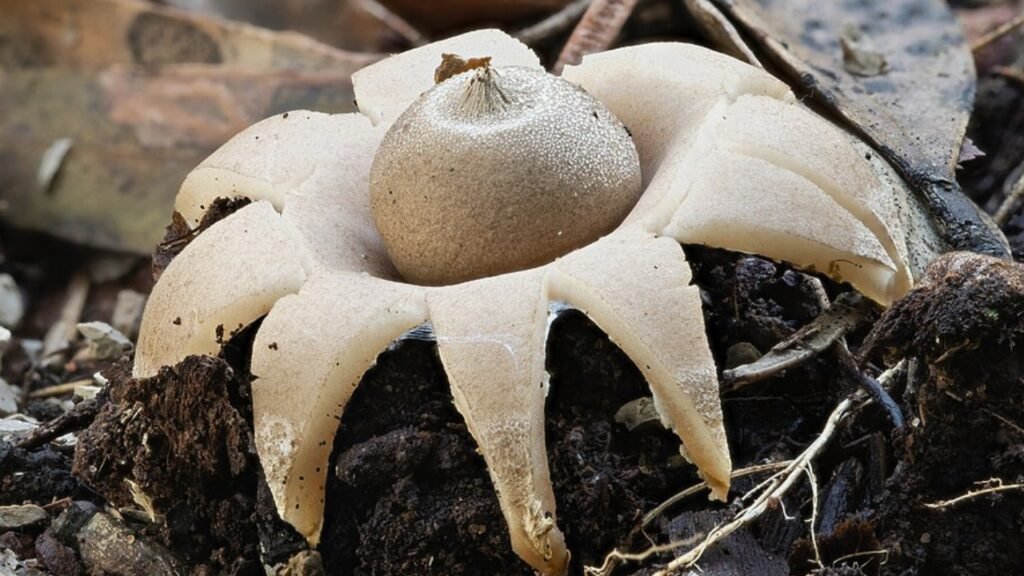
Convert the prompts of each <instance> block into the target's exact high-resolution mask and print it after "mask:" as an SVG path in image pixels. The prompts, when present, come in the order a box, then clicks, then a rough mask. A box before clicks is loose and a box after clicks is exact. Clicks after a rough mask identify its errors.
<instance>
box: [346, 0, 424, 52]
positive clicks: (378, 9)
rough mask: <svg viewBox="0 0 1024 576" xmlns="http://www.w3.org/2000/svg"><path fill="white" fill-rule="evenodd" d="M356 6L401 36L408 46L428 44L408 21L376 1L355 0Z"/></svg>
mask: <svg viewBox="0 0 1024 576" xmlns="http://www.w3.org/2000/svg"><path fill="white" fill-rule="evenodd" d="M356 5H357V6H359V7H360V8H362V9H363V11H364V12H366V13H367V14H369V15H371V16H373V17H374V18H376V19H377V20H380V22H381V24H384V25H385V26H387V27H388V28H390V29H391V30H392V31H393V32H395V33H396V34H398V35H399V36H401V37H402V39H404V40H405V41H406V42H408V43H409V45H411V46H413V47H418V46H424V45H426V44H427V43H429V40H428V39H427V37H426V36H424V35H423V33H422V32H420V31H419V30H417V29H416V27H415V26H413V25H412V24H409V22H408V21H406V20H405V19H404V18H402V17H401V16H399V15H398V14H395V13H394V12H392V11H391V10H390V9H389V8H388V7H387V6H385V5H383V4H381V3H380V2H378V1H377V0H356Z"/></svg>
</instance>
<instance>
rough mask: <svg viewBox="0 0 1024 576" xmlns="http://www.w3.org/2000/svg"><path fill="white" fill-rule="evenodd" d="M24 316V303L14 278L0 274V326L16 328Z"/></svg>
mask: <svg viewBox="0 0 1024 576" xmlns="http://www.w3.org/2000/svg"><path fill="white" fill-rule="evenodd" d="M24 314H25V303H24V302H23V301H22V299H21V292H20V291H19V290H18V285H17V284H15V283H14V278H12V277H11V275H10V274H0V326H5V327H7V328H16V327H17V326H18V324H19V323H20V322H21V318H22V316H24Z"/></svg>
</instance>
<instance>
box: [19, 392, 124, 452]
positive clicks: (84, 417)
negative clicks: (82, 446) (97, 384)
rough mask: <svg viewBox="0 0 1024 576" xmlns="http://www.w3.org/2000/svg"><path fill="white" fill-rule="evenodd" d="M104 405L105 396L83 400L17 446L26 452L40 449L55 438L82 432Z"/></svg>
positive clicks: (40, 427) (37, 429)
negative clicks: (69, 433) (78, 431)
mask: <svg viewBox="0 0 1024 576" xmlns="http://www.w3.org/2000/svg"><path fill="white" fill-rule="evenodd" d="M104 404H106V396H105V395H103V396H100V397H97V398H92V399H90V400H83V401H81V402H79V403H78V404H75V406H74V407H73V408H71V410H68V411H67V412H65V413H63V414H61V415H60V416H58V417H56V418H54V419H53V420H50V421H49V422H43V423H42V424H40V425H39V426H36V427H35V428H33V429H32V431H31V432H29V433H28V435H26V436H25V437H23V438H21V439H20V440H18V441H17V443H16V444H17V446H18V447H19V448H24V449H26V450H28V449H32V448H38V447H39V446H42V445H43V444H46V443H47V442H50V441H52V440H53V439H55V438H59V437H61V436H63V435H65V434H67V433H68V432H75V431H77V430H81V429H83V428H85V427H86V426H88V425H89V424H92V421H93V420H94V419H95V418H96V415H97V414H98V413H99V411H100V408H101V407H102V406H103V405H104Z"/></svg>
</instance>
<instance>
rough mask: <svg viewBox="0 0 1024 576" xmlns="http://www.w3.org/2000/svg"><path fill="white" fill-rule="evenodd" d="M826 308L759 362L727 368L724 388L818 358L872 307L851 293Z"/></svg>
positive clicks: (745, 382)
mask: <svg viewBox="0 0 1024 576" xmlns="http://www.w3.org/2000/svg"><path fill="white" fill-rule="evenodd" d="M823 307H826V308H824V312H822V313H821V314H818V317H817V318H815V319H814V320H812V321H811V322H810V323H809V324H807V325H806V326H804V327H802V328H800V329H799V330H797V331H796V332H795V333H793V335H792V336H790V337H789V338H786V339H785V340H783V341H782V342H779V343H778V344H776V345H775V346H774V347H773V348H772V349H771V350H769V351H768V353H767V354H765V355H764V356H762V357H761V358H759V359H758V360H757V361H756V362H752V363H750V364H744V365H743V366H737V367H736V368H733V369H731V370H726V371H724V372H723V373H722V380H723V382H722V389H723V390H724V391H733V390H738V389H739V388H742V387H743V386H746V385H747V384H752V383H754V382H757V381H759V380H763V379H765V378H768V377H769V376H774V375H775V374H778V373H779V372H782V371H784V370H788V369H790V368H794V367H796V366H799V365H801V364H803V363H805V362H807V361H809V360H811V359H813V358H815V357H817V356H818V355H819V354H821V353H822V352H824V351H825V350H828V349H829V347H830V346H832V345H833V344H835V343H836V342H837V341H838V340H840V339H841V338H842V337H843V335H845V334H846V333H847V332H849V331H851V330H853V329H854V328H856V327H857V326H859V325H861V324H863V323H864V322H865V321H866V320H867V317H868V313H869V310H870V304H869V303H868V302H867V301H866V300H865V299H864V298H863V297H861V296H859V295H857V294H855V293H852V292H849V293H846V294H843V295H842V296H840V297H839V298H837V299H836V301H835V303H834V304H832V305H831V306H829V305H828V301H827V300H826V301H825V302H824V303H823Z"/></svg>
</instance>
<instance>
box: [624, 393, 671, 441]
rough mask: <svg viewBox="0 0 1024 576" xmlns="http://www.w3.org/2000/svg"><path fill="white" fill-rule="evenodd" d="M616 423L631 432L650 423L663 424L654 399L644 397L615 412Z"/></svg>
mask: <svg viewBox="0 0 1024 576" xmlns="http://www.w3.org/2000/svg"><path fill="white" fill-rule="evenodd" d="M615 421H616V422H618V423H619V424H622V425H623V426H625V427H626V428H628V429H629V430H630V431H631V432H632V431H633V430H635V429H637V428H638V427H640V426H643V425H644V424H647V423H650V422H656V423H660V422H661V415H660V414H658V409H657V408H656V407H655V406H654V398H651V397H650V396H643V397H641V398H637V399H636V400H632V401H630V402H626V403H625V404H623V405H622V407H621V408H619V409H618V411H616V412H615Z"/></svg>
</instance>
